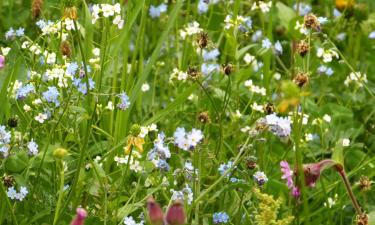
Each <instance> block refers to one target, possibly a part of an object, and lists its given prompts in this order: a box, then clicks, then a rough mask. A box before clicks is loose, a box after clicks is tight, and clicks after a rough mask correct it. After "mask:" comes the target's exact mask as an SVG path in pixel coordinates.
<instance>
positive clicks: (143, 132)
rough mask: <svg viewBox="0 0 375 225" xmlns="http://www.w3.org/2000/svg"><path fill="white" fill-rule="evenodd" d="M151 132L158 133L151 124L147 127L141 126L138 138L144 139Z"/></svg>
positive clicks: (156, 128)
mask: <svg viewBox="0 0 375 225" xmlns="http://www.w3.org/2000/svg"><path fill="white" fill-rule="evenodd" d="M152 131H158V127H157V126H156V124H154V123H153V124H150V125H148V126H142V127H141V132H140V133H139V135H138V137H141V138H144V137H146V135H147V134H148V133H149V132H152Z"/></svg>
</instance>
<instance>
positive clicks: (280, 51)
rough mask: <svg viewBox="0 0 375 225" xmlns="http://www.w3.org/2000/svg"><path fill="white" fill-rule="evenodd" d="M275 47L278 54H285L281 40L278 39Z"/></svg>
mask: <svg viewBox="0 0 375 225" xmlns="http://www.w3.org/2000/svg"><path fill="white" fill-rule="evenodd" d="M274 48H275V51H276V54H278V55H281V54H283V46H282V45H281V43H280V41H276V43H275V46H274Z"/></svg>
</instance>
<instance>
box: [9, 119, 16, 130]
mask: <svg viewBox="0 0 375 225" xmlns="http://www.w3.org/2000/svg"><path fill="white" fill-rule="evenodd" d="M17 125H18V117H11V118H9V119H8V126H9V127H11V128H15V127H17Z"/></svg>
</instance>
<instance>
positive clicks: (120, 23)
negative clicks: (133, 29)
mask: <svg viewBox="0 0 375 225" xmlns="http://www.w3.org/2000/svg"><path fill="white" fill-rule="evenodd" d="M112 23H113V24H114V25H117V27H118V29H122V28H123V27H124V20H123V19H121V16H120V15H117V16H115V18H114V19H113V21H112Z"/></svg>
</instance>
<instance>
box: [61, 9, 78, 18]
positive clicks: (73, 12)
mask: <svg viewBox="0 0 375 225" xmlns="http://www.w3.org/2000/svg"><path fill="white" fill-rule="evenodd" d="M64 18H68V19H71V20H77V18H78V16H77V8H76V7H75V6H71V7H66V8H65V9H64Z"/></svg>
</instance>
